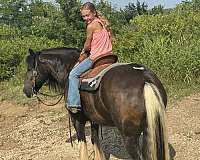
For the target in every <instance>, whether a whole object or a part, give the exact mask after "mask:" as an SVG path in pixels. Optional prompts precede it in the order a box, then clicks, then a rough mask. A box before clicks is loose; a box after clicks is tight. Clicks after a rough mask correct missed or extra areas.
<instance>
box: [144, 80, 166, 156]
mask: <svg viewBox="0 0 200 160" xmlns="http://www.w3.org/2000/svg"><path fill="white" fill-rule="evenodd" d="M144 99H145V106H146V112H147V125H148V127H147V145H148V146H147V154H148V156H149V157H150V159H151V160H161V159H158V157H157V153H159V151H157V148H159V149H163V157H162V160H169V149H168V136H167V129H166V124H165V122H166V121H165V106H164V104H163V101H162V98H161V95H160V93H159V91H158V89H157V87H156V86H155V85H154V84H152V83H145V86H144ZM158 121H159V123H158ZM157 125H160V126H159V127H160V128H161V129H160V130H159V132H160V133H159V135H160V136H161V137H160V139H162V142H160V146H159V147H157V143H156V142H157V141H158V139H157V138H158V137H157V134H156V128H158V126H157Z"/></svg>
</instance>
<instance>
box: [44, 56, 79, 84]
mask: <svg viewBox="0 0 200 160" xmlns="http://www.w3.org/2000/svg"><path fill="white" fill-rule="evenodd" d="M75 64H76V60H73V61H71V63H66V64H63V63H62V62H61V60H59V59H56V58H55V59H54V61H51V62H50V63H49V66H48V67H49V70H50V74H51V76H52V77H53V78H54V79H55V80H56V81H57V82H58V84H59V85H60V86H63V87H64V86H65V85H66V83H67V79H68V75H69V73H70V71H71V70H72V68H73V66H74V65H75Z"/></svg>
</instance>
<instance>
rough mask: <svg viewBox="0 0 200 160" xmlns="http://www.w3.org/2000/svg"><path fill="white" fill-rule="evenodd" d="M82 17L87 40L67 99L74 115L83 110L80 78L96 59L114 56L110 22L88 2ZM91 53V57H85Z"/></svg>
mask: <svg viewBox="0 0 200 160" xmlns="http://www.w3.org/2000/svg"><path fill="white" fill-rule="evenodd" d="M80 11H81V15H82V18H83V20H84V21H85V22H86V25H87V29H86V40H85V43H84V47H83V49H82V51H81V53H80V57H79V63H78V64H77V65H75V67H74V68H73V69H72V70H71V72H70V74H69V88H68V97H67V103H66V106H67V109H68V110H70V111H71V112H72V113H77V112H78V111H80V110H81V101H80V93H79V77H80V75H81V74H82V73H84V72H86V71H87V70H89V69H90V68H91V67H92V64H93V62H94V61H95V59H96V58H97V57H99V56H101V55H104V54H112V40H111V32H110V30H109V28H108V26H109V22H108V20H107V19H106V18H105V17H103V16H101V15H100V14H99V13H98V12H97V11H96V8H95V6H94V4H93V3H91V2H86V3H85V4H83V5H82V7H81V9H80ZM88 52H89V53H90V55H89V57H88V56H85V55H87V54H86V53H88Z"/></svg>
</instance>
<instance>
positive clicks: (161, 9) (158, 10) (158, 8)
mask: <svg viewBox="0 0 200 160" xmlns="http://www.w3.org/2000/svg"><path fill="white" fill-rule="evenodd" d="M163 13H164V7H163V6H162V5H158V6H154V7H153V8H152V9H151V11H150V14H151V15H156V14H163Z"/></svg>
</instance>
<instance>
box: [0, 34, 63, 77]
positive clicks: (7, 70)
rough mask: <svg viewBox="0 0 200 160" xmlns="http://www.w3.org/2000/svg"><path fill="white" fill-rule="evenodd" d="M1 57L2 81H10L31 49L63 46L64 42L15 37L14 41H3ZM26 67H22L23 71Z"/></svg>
mask: <svg viewBox="0 0 200 160" xmlns="http://www.w3.org/2000/svg"><path fill="white" fill-rule="evenodd" d="M0 46H1V55H0V81H3V80H6V79H9V78H11V77H13V76H14V75H15V74H16V71H17V68H18V67H19V66H20V64H21V62H23V60H24V57H25V55H26V54H27V52H28V49H29V48H33V49H36V50H40V49H44V48H53V47H61V46H63V43H62V42H59V41H56V40H48V39H47V38H45V37H35V36H29V37H14V38H13V39H10V40H7V39H1V40H0ZM23 65H24V64H23ZM23 68H24V67H20V71H21V69H23Z"/></svg>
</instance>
